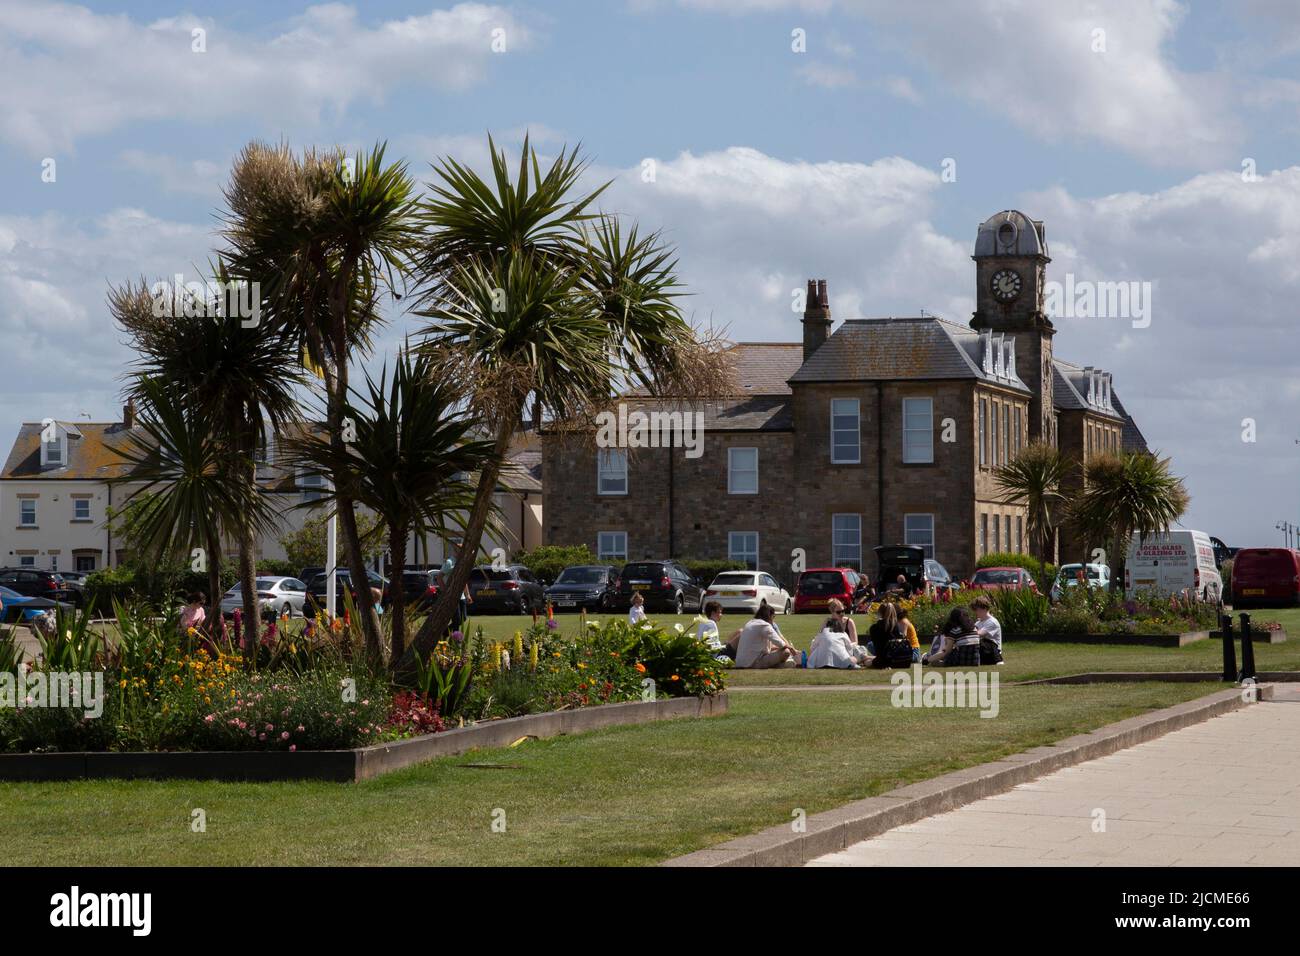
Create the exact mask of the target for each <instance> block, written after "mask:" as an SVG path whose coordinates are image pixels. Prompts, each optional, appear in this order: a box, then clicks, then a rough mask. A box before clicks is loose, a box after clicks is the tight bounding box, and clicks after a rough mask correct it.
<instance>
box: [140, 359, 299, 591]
mask: <svg viewBox="0 0 1300 956" xmlns="http://www.w3.org/2000/svg"><path fill="white" fill-rule="evenodd" d="M130 394H131V395H132V396H134V398H135V401H136V404H137V409H138V417H137V429H138V430H137V431H132V432H131V434H130V436H129V439H128V442H127V445H126V447H125V448H123V449H121V450H120V452H119V454H120V455H121V456H122V458H123V459H124V460H125V461H126V462H127V463H128V464H129V465H130V471H129V474H127V475H126V476H125V477H124V478H122V479H117V480H118V481H120V482H128V483H130V484H132V485H138V487H136V488H134V489H133V490H132V492H131V494H130V495H129V496H128V498H127V499H126V500H127V502H128V503H129V502H133V501H136V502H139V507H138V509H137V510H136V511H135V512H134V513H133V514H132V517H131V533H132V537H133V538H134V540H136V541H137V542H139V544H140V547H141V549H142V550H143V553H144V554H143V556H144V557H148V558H155V559H159V560H162V559H166V558H174V557H177V556H182V555H184V556H188V552H189V551H190V549H191V548H194V547H200V548H203V549H204V551H205V557H206V562H207V575H208V598H209V600H210V601H212V602H213V603H214V604H216V603H217V602H219V601H220V600H221V556H222V547H221V540H222V534H223V532H225V531H227V530H229V529H233V528H236V527H238V526H239V524H240V522H241V521H244V520H245V519H246V518H247V519H250V520H251V521H252V523H253V525H254V527H255V528H256V529H257V530H258V531H259V532H263V531H266V530H269V529H271V528H273V527H274V525H275V520H276V516H275V512H274V509H273V508H272V507H271V505H270V502H269V501H268V500H267V498H266V496H265V495H263V494H261V493H260V492H259V491H258V490H257V488H255V487H253V486H251V485H250V484H249V483H248V481H247V480H246V478H245V476H244V475H243V474H242V473H240V472H239V471H238V470H237V469H232V468H231V467H230V453H229V451H228V449H227V448H226V446H225V445H224V444H223V442H222V441H221V439H220V429H218V428H214V427H213V422H212V421H211V420H210V419H209V418H208V417H207V416H206V415H205V414H204V413H203V412H202V410H200V409H197V408H195V407H194V406H193V405H190V404H188V403H187V402H186V401H185V394H184V391H183V389H182V388H180V387H179V386H177V385H176V384H175V383H172V382H167V381H164V380H163V379H159V378H151V377H149V376H147V375H146V376H139V377H137V378H136V380H135V381H134V383H133V384H132V386H131V388H130Z"/></svg>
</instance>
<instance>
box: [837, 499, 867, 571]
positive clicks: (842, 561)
mask: <svg viewBox="0 0 1300 956" xmlns="http://www.w3.org/2000/svg"><path fill="white" fill-rule="evenodd" d="M841 518H852V519H853V520H854V522H855V523H856V526H857V540H856V542H855V543H853V544H849V543H848V542H845V543H844V544H841V543H840V542H838V541H836V540H835V538H836V534H837V532H838V531H839V530H840V529H839V528H837V525H838V524H839V521H840V519H841ZM845 530H847V529H845ZM841 548H850V549H852V550H854V551H857V554H858V556H857V558H856V562H857V566H858V570H859V571H861V570H862V515H860V514H856V513H854V512H848V511H844V512H836V513H835V514H832V515H831V566H832V567H836V568H839V567H844V566H845V565H852V564H853V563H854V559H851V558H842V557H840V549H841Z"/></svg>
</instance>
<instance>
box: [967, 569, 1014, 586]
mask: <svg viewBox="0 0 1300 956" xmlns="http://www.w3.org/2000/svg"><path fill="white" fill-rule="evenodd" d="M1019 580H1020V572H1019V571H976V572H975V583H976V584H1015V583H1016V582H1017V581H1019Z"/></svg>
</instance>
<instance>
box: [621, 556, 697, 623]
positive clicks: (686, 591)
mask: <svg viewBox="0 0 1300 956" xmlns="http://www.w3.org/2000/svg"><path fill="white" fill-rule="evenodd" d="M616 588H617V590H616V595H617V596H616V597H615V610H619V611H626V610H627V609H628V608H629V607H631V605H632V595H633V594H637V593H640V594H642V595H644V596H645V609H646V611H647V612H649V611H659V612H661V613H662V612H667V613H669V614H683V613H685V612H686V611H690V612H691V613H695V612H696V611H699V610H702V609H703V607H704V588H702V587H700V586H699V585H698V584H696V583H695V579H694V578H692V577H691V575H690V572H689V571H687V570H686V568H685V567H683V566H682V565H681V564H679V563H677V562H676V561H673V560H672V559H667V560H663V561H629V562H628V563H627V564H625V565H623V570H622V571H620V572H619V575H618V582H617V585H616Z"/></svg>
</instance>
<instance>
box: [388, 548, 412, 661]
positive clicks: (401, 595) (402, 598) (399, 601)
mask: <svg viewBox="0 0 1300 956" xmlns="http://www.w3.org/2000/svg"><path fill="white" fill-rule="evenodd" d="M406 532H407V529H406V525H402V526H401V527H400V528H389V530H388V554H389V557H390V558H391V559H392V567H391V568H389V571H388V580H389V581H392V582H393V605H392V607H391V608H390V610H391V611H392V615H393V618H392V625H393V646H392V651H391V653H390V654H389V658H388V659H389V661H390V663H391V664H392V666H393V667H394V668H396V667H397V665H398V663H399V662H400V661H401V659H402V658H403V657H405V656H406V589H405V588H404V587H403V586H402V571H403V569H405V567H406Z"/></svg>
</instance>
